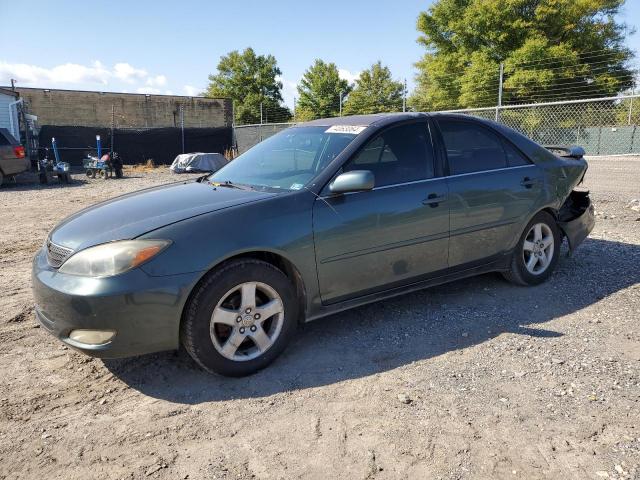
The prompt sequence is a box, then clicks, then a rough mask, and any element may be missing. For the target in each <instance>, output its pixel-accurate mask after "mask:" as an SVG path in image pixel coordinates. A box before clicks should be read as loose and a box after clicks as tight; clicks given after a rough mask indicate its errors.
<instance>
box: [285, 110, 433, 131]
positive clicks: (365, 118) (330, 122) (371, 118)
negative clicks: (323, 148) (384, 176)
mask: <svg viewBox="0 0 640 480" xmlns="http://www.w3.org/2000/svg"><path fill="white" fill-rule="evenodd" d="M426 117H427V114H426V113H421V112H405V113H403V112H399V113H375V114H371V115H349V116H346V117H332V118H320V119H318V120H311V121H309V122H303V123H298V124H297V125H296V126H298V127H332V126H334V125H353V126H358V127H368V126H371V125H376V126H378V125H386V124H389V123H395V122H401V121H403V120H411V119H417V118H426Z"/></svg>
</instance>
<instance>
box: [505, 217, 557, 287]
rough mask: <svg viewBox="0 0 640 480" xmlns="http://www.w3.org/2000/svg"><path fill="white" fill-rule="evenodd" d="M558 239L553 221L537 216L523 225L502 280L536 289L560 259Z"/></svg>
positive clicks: (550, 218) (552, 219) (551, 218)
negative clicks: (508, 267)
mask: <svg viewBox="0 0 640 480" xmlns="http://www.w3.org/2000/svg"><path fill="white" fill-rule="evenodd" d="M561 243H562V235H561V233H560V229H559V228H558V226H557V224H556V221H555V219H554V218H553V217H552V216H551V215H550V214H548V213H547V212H540V213H538V214H537V215H536V216H535V217H533V219H532V220H531V221H530V222H529V223H528V224H527V226H526V228H525V229H524V232H523V233H522V236H521V237H520V240H519V241H518V244H517V245H516V248H515V250H514V252H513V257H512V259H511V268H510V270H509V271H507V272H503V275H504V277H505V278H506V279H507V280H509V281H511V282H513V283H516V284H519V285H538V284H539V283H542V282H544V281H545V280H546V279H547V278H549V276H550V275H551V274H552V273H553V270H554V269H555V267H556V264H557V263H558V257H559V255H560V244H561Z"/></svg>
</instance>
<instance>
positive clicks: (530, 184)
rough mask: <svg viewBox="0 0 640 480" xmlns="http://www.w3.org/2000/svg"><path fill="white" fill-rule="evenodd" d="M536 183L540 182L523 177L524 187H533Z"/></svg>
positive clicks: (522, 183) (521, 183)
mask: <svg viewBox="0 0 640 480" xmlns="http://www.w3.org/2000/svg"><path fill="white" fill-rule="evenodd" d="M536 183H538V181H537V180H535V179H532V178H529V177H524V178H523V179H522V181H521V182H520V185H522V186H523V187H524V188H531V187H533V186H534V185H535V184H536Z"/></svg>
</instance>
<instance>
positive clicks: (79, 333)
mask: <svg viewBox="0 0 640 480" xmlns="http://www.w3.org/2000/svg"><path fill="white" fill-rule="evenodd" d="M115 336H116V332H115V331H114V330H73V331H72V332H71V333H70V334H69V338H70V339H71V340H73V341H74V342H78V343H85V344H87V345H102V344H103V343H107V342H108V341H109V340H111V339H112V338H113V337H115Z"/></svg>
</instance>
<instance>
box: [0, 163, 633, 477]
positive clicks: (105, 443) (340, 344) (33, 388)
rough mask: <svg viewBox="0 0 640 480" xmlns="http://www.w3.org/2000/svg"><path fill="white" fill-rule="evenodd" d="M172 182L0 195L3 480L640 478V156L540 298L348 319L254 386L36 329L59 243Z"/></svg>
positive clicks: (504, 293)
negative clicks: (36, 266)
mask: <svg viewBox="0 0 640 480" xmlns="http://www.w3.org/2000/svg"><path fill="white" fill-rule="evenodd" d="M173 180H175V177H172V176H171V175H169V174H168V172H167V171H166V170H165V169H162V170H160V169H159V170H156V171H152V172H148V173H133V172H128V178H126V179H124V180H121V181H115V180H114V181H112V180H109V181H100V180H88V181H87V180H85V179H82V178H81V177H80V176H76V177H75V182H74V184H73V185H72V186H69V187H59V186H48V187H41V186H40V185H37V184H34V183H30V179H24V180H21V181H19V183H18V184H17V185H9V186H7V187H3V188H2V189H1V190H0V212H1V218H2V228H1V229H0V291H2V292H3V295H2V297H0V384H1V385H2V390H1V392H0V478H29V479H31V478H33V479H41V478H47V479H56V478H60V479H87V478H101V479H103V478H113V479H116V478H152V479H176V478H183V479H186V478H190V479H201V478H230V479H231V478H233V479H245V478H247V479H248V478H283V479H289V478H323V479H324V478H356V479H357V478H360V479H365V478H380V479H385V478H425V479H426V478H443V479H454V478H464V479H467V478H469V479H471V478H474V479H476V478H492V479H493V478H510V479H511V478H513V479H518V478H526V479H536V478H571V479H573V478H575V479H587V478H593V479H601V478H619V479H622V478H625V479H626V478H635V479H638V478H640V411H639V407H640V326H639V325H638V320H639V318H640V270H639V267H640V221H638V220H639V217H640V213H639V212H637V211H634V210H632V209H631V208H630V207H631V206H633V205H630V202H631V200H632V199H638V198H640V158H635V159H620V158H610V159H593V160H592V161H591V167H590V170H589V173H588V176H587V186H588V187H589V188H590V189H591V190H592V198H593V200H594V202H595V203H596V209H597V215H598V223H597V226H596V229H595V230H594V232H593V234H592V235H591V237H590V238H589V239H588V240H587V241H586V242H585V243H584V244H583V246H582V247H580V249H579V251H578V252H577V255H575V256H574V257H572V258H566V257H563V258H562V259H561V261H560V263H559V266H558V269H557V271H556V273H555V274H554V275H553V277H552V278H551V279H550V281H548V282H547V283H545V284H543V285H541V286H538V287H535V288H520V287H516V286H512V285H510V284H508V283H506V282H505V281H503V280H502V279H501V278H500V277H499V276H498V275H493V274H492V275H483V276H481V277H477V278H473V279H468V280H463V281H459V282H455V283H452V284H449V285H444V286H440V287H436V288H432V289H430V290H425V291H421V292H417V293H412V294H409V295H405V296H402V297H399V298H396V299H393V300H390V301H385V302H381V303H377V304H374V305H369V306H366V307H362V308H358V309H356V310H352V311H350V312H346V313H342V314H339V315H335V316H333V317H331V318H328V319H325V320H321V321H318V322H314V323H311V324H308V325H304V326H303V328H302V329H301V331H300V332H299V335H298V336H297V339H296V340H295V342H294V343H293V344H292V345H291V346H290V348H289V349H288V350H287V351H286V353H285V354H284V355H283V357H281V358H280V359H279V360H278V361H276V362H275V363H274V364H273V365H272V366H271V367H269V368H267V369H266V370H264V371H262V372H260V373H258V374H256V375H254V376H251V377H249V378H244V379H228V378H222V377H216V376H211V375H207V374H205V373H203V372H202V371H200V370H199V369H198V368H197V367H196V366H195V365H194V363H193V362H192V361H191V360H190V359H189V358H188V357H187V356H186V355H185V354H183V353H178V354H176V353H172V352H168V353H162V354H156V355H149V356H145V357H139V358H133V359H127V360H119V361H101V360H97V359H91V358H88V357H85V356H83V355H81V354H78V353H76V352H74V351H72V350H69V349H68V348H66V347H64V346H63V345H62V344H60V343H59V342H58V341H56V340H54V339H53V338H52V337H50V336H49V335H48V334H46V332H44V331H43V330H42V329H40V328H37V325H36V322H35V320H34V315H33V308H32V298H31V293H30V279H29V275H30V273H29V272H30V262H31V259H32V257H33V255H34V253H35V251H36V250H37V249H38V248H39V247H40V245H41V244H42V241H43V239H44V238H45V235H46V233H47V232H48V231H49V230H50V229H51V228H52V227H53V226H54V225H55V224H56V223H57V222H58V221H60V220H61V219H62V218H64V217H66V216H67V215H69V214H70V213H72V212H74V211H77V210H79V209H80V208H83V207H85V206H87V205H91V204H93V203H96V202H97V201H100V200H103V199H106V198H110V197H113V196H115V195H118V194H120V193H124V192H128V191H133V190H137V189H140V188H144V187H148V186H152V185H157V184H161V183H166V182H170V181H173Z"/></svg>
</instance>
